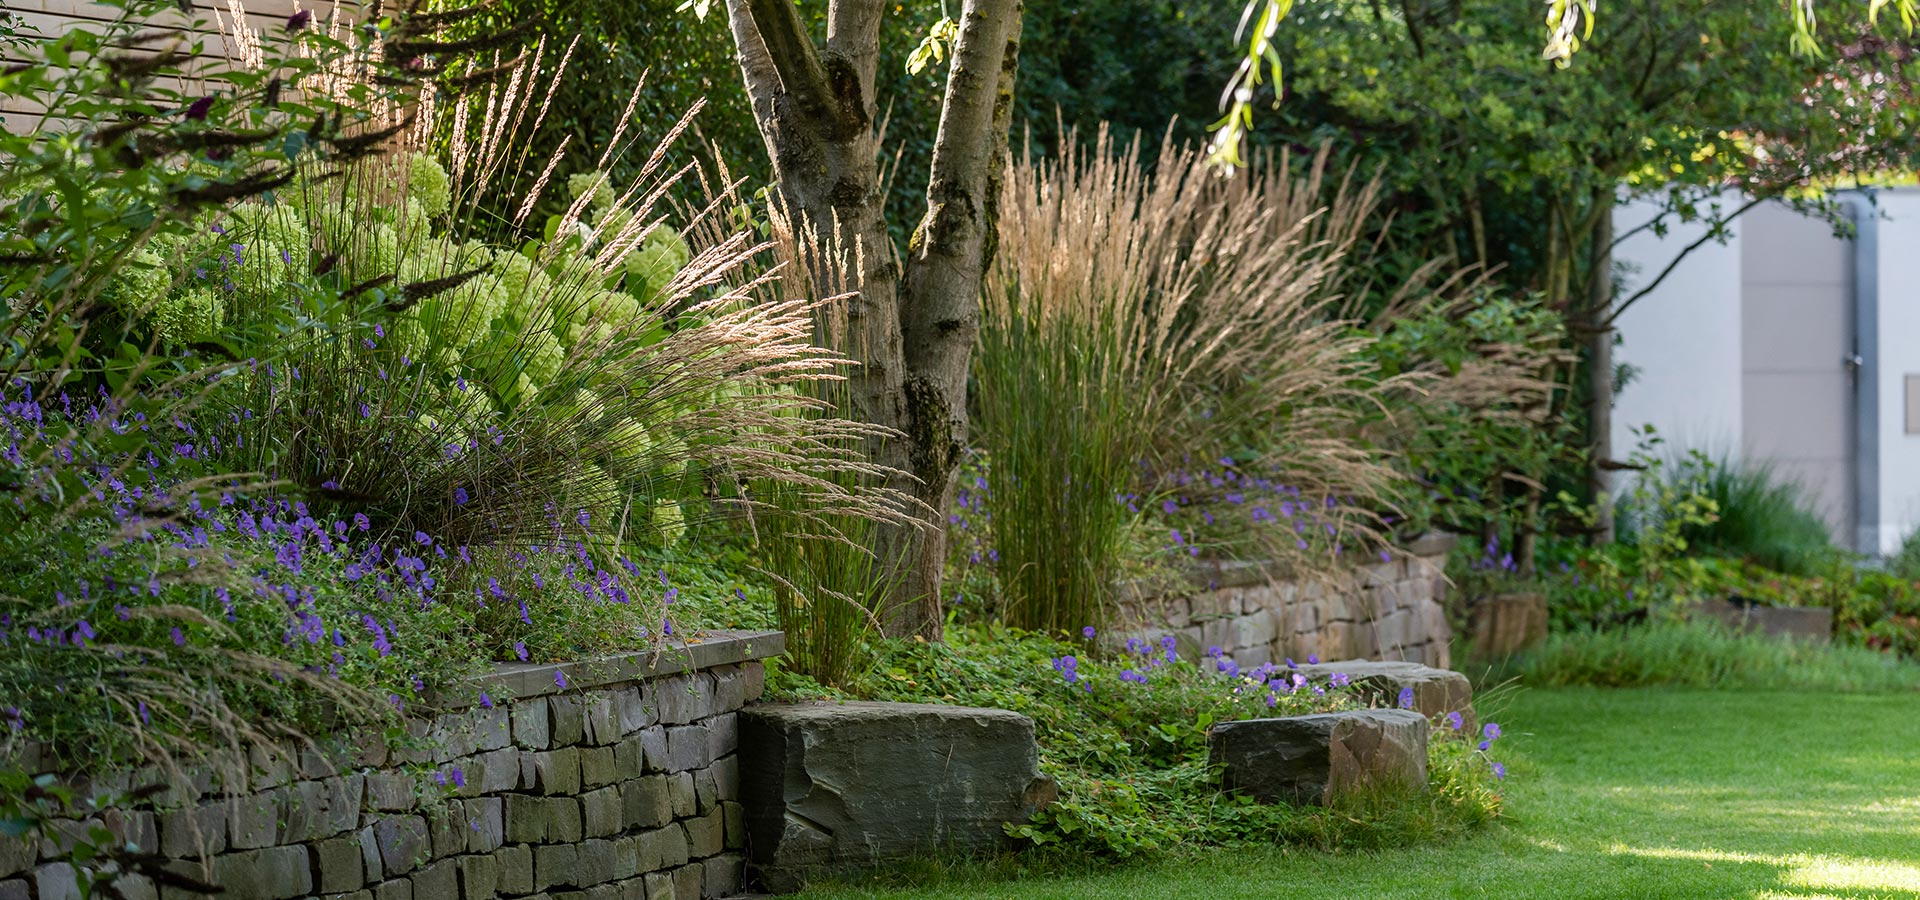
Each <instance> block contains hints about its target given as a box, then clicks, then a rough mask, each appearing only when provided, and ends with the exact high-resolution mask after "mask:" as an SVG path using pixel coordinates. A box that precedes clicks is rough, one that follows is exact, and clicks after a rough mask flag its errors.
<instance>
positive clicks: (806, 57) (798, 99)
mask: <svg viewBox="0 0 1920 900" xmlns="http://www.w3.org/2000/svg"><path fill="white" fill-rule="evenodd" d="M735 5H737V4H736V3H735V2H734V0H729V2H728V9H729V12H731V10H732V8H733V7H734V6H735ZM746 5H747V8H748V10H749V15H750V16H751V18H752V19H753V24H754V26H755V28H757V29H758V30H759V32H760V39H761V40H762V41H764V42H765V46H766V48H767V56H768V58H769V59H771V60H772V62H773V67H774V69H775V70H776V71H778V72H779V73H780V85H781V87H782V88H784V89H785V90H786V93H787V96H789V97H792V98H793V102H794V105H795V109H796V110H797V111H798V112H799V113H800V114H801V115H803V116H806V117H808V118H810V119H813V120H815V123H816V124H819V125H828V126H835V125H841V124H844V122H843V121H842V119H843V117H842V116H841V115H840V110H839V104H838V103H836V102H835V101H834V97H833V91H832V88H831V87H830V85H829V82H828V78H827V69H826V67H825V66H823V65H821V64H820V54H819V52H818V51H816V50H815V49H814V46H813V38H811V37H808V36H807V23H806V22H803V21H801V19H800V9H799V7H796V6H794V4H793V0H746Z"/></svg>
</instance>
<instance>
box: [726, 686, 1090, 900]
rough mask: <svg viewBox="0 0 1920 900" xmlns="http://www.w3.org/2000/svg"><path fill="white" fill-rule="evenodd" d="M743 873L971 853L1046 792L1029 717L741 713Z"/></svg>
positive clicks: (782, 888) (894, 711) (782, 710)
mask: <svg viewBox="0 0 1920 900" xmlns="http://www.w3.org/2000/svg"><path fill="white" fill-rule="evenodd" d="M740 752H741V766H740V790H741V802H742V804H743V805H744V806H745V814H746V831H747V855H748V863H749V867H748V872H749V878H750V879H756V880H757V881H758V882H759V884H760V885H761V886H762V887H764V888H766V889H767V890H772V891H777V892H786V891H793V890H797V889H799V888H800V887H801V885H802V883H803V881H804V879H805V878H806V877H807V875H808V874H809V873H810V872H816V871H819V870H825V869H847V868H856V867H861V866H868V865H872V864H875V863H880V862H884V861H888V860H898V859H905V858H910V857H914V856H921V855H925V854H927V853H931V852H935V851H940V852H958V853H968V852H978V851H982V850H990V849H993V848H996V847H999V846H1001V845H1002V844H1003V843H1005V842H1006V841H1007V836H1006V830H1005V828H1004V827H1003V826H1004V825H1005V824H1006V823H1008V822H1015V823H1018V822H1025V821H1026V820H1027V819H1028V817H1030V816H1031V815H1032V814H1033V813H1034V812H1035V811H1037V810H1038V809H1039V808H1041V807H1042V806H1044V805H1046V804H1047V803H1049V802H1051V801H1052V799H1053V797H1054V793H1055V792H1054V787H1053V783H1052V781H1051V780H1050V779H1047V778H1046V777H1044V776H1042V775H1041V774H1040V751H1039V746H1038V745H1037V744H1036V743H1035V742H1034V736H1033V721H1032V720H1031V719H1028V718H1027V717H1026V716H1023V715H1020V714H1018V713H1014V712H1009V711H1007V710H1003V709H975V708H969V707H959V706H941V705H936V704H923V703H874V702H858V703H827V702H818V703H796V704H765V705H761V706H755V707H751V708H749V709H747V710H745V711H744V712H742V713H741V716H740Z"/></svg>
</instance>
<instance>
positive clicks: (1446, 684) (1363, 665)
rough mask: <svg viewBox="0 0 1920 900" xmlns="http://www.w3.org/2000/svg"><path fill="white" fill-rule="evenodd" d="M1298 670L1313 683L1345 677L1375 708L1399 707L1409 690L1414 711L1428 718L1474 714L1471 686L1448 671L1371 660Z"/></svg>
mask: <svg viewBox="0 0 1920 900" xmlns="http://www.w3.org/2000/svg"><path fill="white" fill-rule="evenodd" d="M1299 669H1300V673H1301V674H1302V675H1305V676H1307V677H1308V678H1312V679H1316V680H1319V679H1324V678H1330V677H1332V676H1334V675H1336V674H1344V675H1346V676H1347V677H1348V678H1350V679H1352V680H1353V686H1354V688H1355V689H1356V690H1357V691H1358V692H1359V693H1360V694H1362V695H1363V696H1365V697H1367V698H1368V699H1369V700H1370V701H1372V702H1373V703H1374V705H1376V706H1399V705H1400V692H1401V691H1403V690H1406V689H1408V688H1412V689H1413V709H1414V711H1415V712H1418V713H1420V714H1421V715H1423V716H1426V717H1427V718H1430V719H1431V718H1434V717H1436V716H1444V715H1446V714H1447V713H1450V712H1458V713H1462V714H1471V713H1472V711H1473V683H1472V682H1470V681H1468V680H1467V676H1465V675H1462V674H1460V673H1459V672H1455V671H1452V670H1450V669H1436V668H1433V667H1432V666H1423V665H1420V664H1419V663H1410V662H1390V661H1389V662H1382V661H1379V660H1371V659H1349V660H1345V661H1343V662H1330V663H1320V664H1318V665H1310V666H1300V667H1299Z"/></svg>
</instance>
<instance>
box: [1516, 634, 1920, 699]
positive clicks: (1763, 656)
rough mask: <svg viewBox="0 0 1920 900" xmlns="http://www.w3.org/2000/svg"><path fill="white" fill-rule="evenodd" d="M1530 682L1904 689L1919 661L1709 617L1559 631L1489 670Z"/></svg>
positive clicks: (1917, 684)
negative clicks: (1738, 628)
mask: <svg viewBox="0 0 1920 900" xmlns="http://www.w3.org/2000/svg"><path fill="white" fill-rule="evenodd" d="M1507 679H1517V680H1518V681H1519V682H1520V683H1521V684H1525V685H1528V686H1531V687H1567V686H1574V685H1588V686H1594V687H1689V688H1715V689H1763V690H1809V691H1844V692H1897V691H1899V692H1904V691H1915V690H1920V666H1916V665H1914V664H1912V663H1908V662H1904V661H1902V660H1900V659H1898V658H1895V657H1892V656H1889V655H1887V654H1884V653H1877V652H1875V651H1872V650H1867V649H1864V648H1860V647H1837V646H1817V645H1813V644H1807V643H1802V642H1797V641H1786V640H1779V639H1775V638H1768V637H1760V636H1754V635H1740V634H1734V633H1732V632H1730V631H1728V630H1726V629H1725V628H1723V627H1721V626H1719V625H1715V624H1710V623H1699V622H1695V623H1687V624H1678V623H1672V624H1658V625H1650V626H1646V627H1636V628H1625V629H1612V630H1581V631H1568V632H1560V633H1556V634H1554V635H1552V636H1551V637H1549V638H1547V641H1546V643H1544V644H1542V645H1541V646H1540V647H1539V648H1537V649H1535V650H1533V651H1530V652H1528V653H1527V654H1525V655H1523V656H1521V657H1519V658H1517V659H1515V660H1513V661H1512V662H1509V663H1506V664H1503V665H1501V666H1498V667H1496V668H1494V669H1492V670H1490V671H1489V672H1488V673H1487V677H1486V678H1485V679H1484V680H1485V681H1486V682H1488V683H1497V682H1500V681H1504V680H1507Z"/></svg>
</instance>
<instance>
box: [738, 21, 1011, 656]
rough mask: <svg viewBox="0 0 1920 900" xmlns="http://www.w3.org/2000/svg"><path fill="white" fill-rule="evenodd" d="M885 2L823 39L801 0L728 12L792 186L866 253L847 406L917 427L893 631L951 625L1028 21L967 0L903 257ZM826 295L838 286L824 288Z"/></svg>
mask: <svg viewBox="0 0 1920 900" xmlns="http://www.w3.org/2000/svg"><path fill="white" fill-rule="evenodd" d="M885 9H886V4H885V3H884V2H883V0H833V2H832V4H831V5H830V6H829V8H828V11H827V40H826V45H825V52H824V53H821V52H820V51H819V50H818V49H817V48H816V47H815V45H814V41H813V39H812V37H811V36H809V35H808V33H807V27H806V23H805V21H804V20H802V19H801V16H800V13H799V10H798V9H797V8H796V7H795V5H794V4H793V3H792V0H727V17H728V24H729V26H730V28H731V29H732V32H733V37H734V44H735V47H736V48H737V49H738V50H739V54H740V70H741V74H742V76H743V77H744V79H745V81H746V85H747V92H748V95H749V96H750V97H751V98H752V101H753V108H754V114H755V117H756V119H757V120H758V123H759V126H760V133H761V137H762V138H763V139H764V140H765V141H766V144H767V153H768V156H769V157H770V158H771V159H772V160H773V166H774V177H775V180H776V182H777V186H778V194H779V200H780V202H781V203H782V204H783V205H784V207H785V211H786V213H787V214H788V216H789V217H790V218H791V219H792V220H793V221H794V224H795V227H796V228H800V229H804V230H806V231H807V232H809V235H808V237H809V240H810V241H811V242H812V243H813V244H814V245H815V246H817V247H820V248H822V249H823V250H825V251H828V252H831V253H834V254H836V255H839V256H841V257H842V258H850V259H854V260H856V263H855V266H854V268H855V270H856V271H855V272H853V273H849V274H850V275H851V276H852V280H853V282H854V283H853V285H852V287H853V288H854V289H856V290H857V291H858V292H859V295H858V297H856V298H855V299H853V300H852V301H851V302H850V303H849V305H848V307H847V308H846V310H845V312H846V321H845V330H844V336H843V341H844V343H845V344H846V346H842V347H837V348H835V349H839V350H842V351H844V352H846V353H847V354H848V355H849V356H851V357H852V358H853V359H855V360H857V361H858V362H859V363H860V365H859V367H857V368H856V369H854V370H853V371H852V372H851V373H850V374H849V384H848V405H849V406H850V409H849V410H848V414H849V415H851V416H854V417H856V418H858V419H861V420H863V421H867V422H872V423H875V424H879V425H884V426H887V427H889V428H892V429H894V430H895V431H897V432H899V433H900V434H901V435H902V437H900V438H894V439H892V440H887V441H881V442H876V444H875V445H874V446H873V447H872V448H870V449H871V453H872V456H873V457H874V461H875V462H878V463H881V464H883V465H886V466H889V467H891V468H892V469H893V470H895V471H897V472H899V473H900V474H899V476H898V482H899V483H898V484H896V485H895V486H896V487H899V488H901V489H903V490H906V491H908V492H909V493H911V494H912V495H913V496H915V497H917V498H918V499H919V500H920V501H921V502H923V503H925V504H926V506H927V509H926V510H925V511H924V512H926V513H927V514H928V517H929V518H930V519H931V520H932V524H931V526H930V527H928V528H924V529H922V528H914V527H909V526H887V527H883V528H881V529H880V532H881V533H880V535H879V537H878V540H877V546H876V547H874V548H873V549H874V550H875V551H876V552H878V553H879V554H880V555H881V559H882V560H883V562H884V563H885V565H886V571H887V575H888V577H889V579H890V583H891V584H893V585H894V586H895V588H894V591H893V596H891V597H888V598H886V599H885V600H884V601H883V609H882V610H880V612H881V620H882V624H883V625H884V626H885V629H886V631H887V633H888V634H889V635H892V636H896V637H898V636H907V635H920V636H924V637H928V638H937V637H938V636H939V632H940V625H941V622H942V619H943V616H942V614H941V604H940V576H941V571H942V569H943V568H944V565H945V561H946V540H945V538H946V533H945V530H944V527H943V526H942V523H943V522H944V521H945V520H944V515H945V513H946V511H947V509H948V508H949V507H950V506H951V505H952V498H953V487H954V478H955V475H956V472H957V466H958V464H959V461H960V455H961V450H962V449H963V448H964V447H965V446H966V432H967V414H966V384H967V368H968V364H969V359H970V355H971V353H972V349H973V341H974V336H975V334H976V333H977V332H978V330H979V293H980V283H981V280H982V277H983V273H984V272H985V270H986V265H987V261H988V258H989V257H990V255H991V252H992V243H993V242H992V237H993V229H994V207H993V205H994V201H995V200H996V199H997V197H998V192H999V183H1000V178H1001V168H1002V166H1003V164H1004V160H1005V156H1006V142H1007V128H1008V117H1009V115H1010V112H1011V99H1012V96H1013V79H1014V74H1015V71H1016V61H1017V52H1016V51H1017V47H1018V43H1019V35H1020V14H1021V11H1022V10H1021V5H1020V2H1019V0H966V3H965V4H964V6H963V7H962V10H961V13H960V34H959V38H958V39H957V40H956V41H955V44H954V48H953V65H952V69H951V71H950V73H949V75H948V79H947V89H946V95H945V98H944V102H943V105H942V107H941V111H940V126H939V131H938V133H937V136H936V138H935V143H934V156H933V165H932V170H931V175H930V177H929V179H928V185H927V214H926V217H925V218H924V219H923V220H922V222H921V223H920V226H919V228H918V229H916V230H915V232H914V238H913V242H912V244H911V245H910V246H909V247H908V253H907V257H906V259H904V260H902V259H901V257H900V255H899V253H898V252H897V250H896V248H895V247H894V246H893V243H892V240H891V238H889V236H888V233H887V222H886V215H885V206H886V197H885V196H884V195H883V194H882V192H881V182H880V177H879V150H880V148H879V146H878V141H877V137H876V135H875V133H874V119H875V116H876V114H877V108H878V107H877V98H876V97H875V96H874V75H875V67H876V66H877V65H878V61H879V42H880V23H881V20H882V17H883V15H884V13H885ZM819 293H820V296H823V297H824V296H829V295H831V294H833V293H837V290H834V289H832V288H830V287H828V286H826V285H820V286H819Z"/></svg>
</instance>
